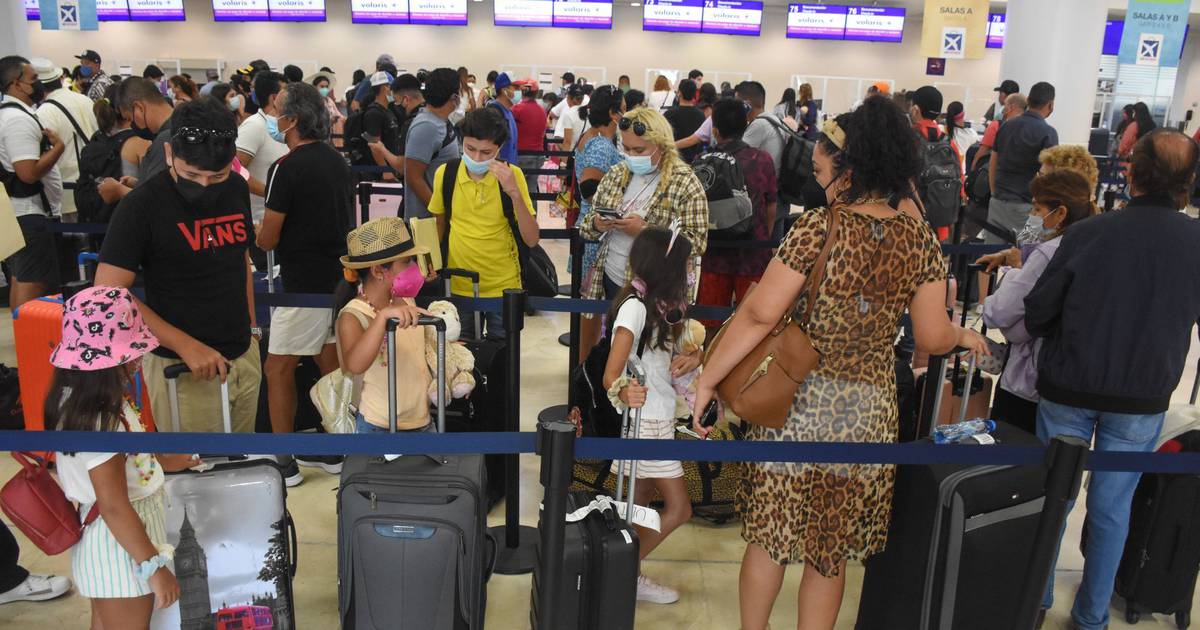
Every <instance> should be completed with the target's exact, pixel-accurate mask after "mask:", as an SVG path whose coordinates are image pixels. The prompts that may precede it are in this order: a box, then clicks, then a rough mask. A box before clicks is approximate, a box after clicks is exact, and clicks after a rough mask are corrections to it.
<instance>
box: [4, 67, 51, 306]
mask: <svg viewBox="0 0 1200 630" xmlns="http://www.w3.org/2000/svg"><path fill="white" fill-rule="evenodd" d="M0 90H3V92H4V97H3V99H2V100H0V180H2V181H3V183H4V189H5V191H7V192H8V196H9V198H10V199H11V200H12V207H13V214H15V215H16V217H17V223H18V224H19V225H20V226H21V235H22V236H23V237H24V238H25V247H24V248H23V249H21V250H20V251H18V252H17V253H15V254H13V255H12V256H9V257H8V259H7V263H8V266H9V269H10V270H11V271H12V274H13V283H12V287H11V288H10V289H9V304H11V305H12V308H13V309H14V310H16V308H17V307H19V306H21V305H22V304H24V303H25V302H28V301H29V300H32V299H34V298H36V297H38V296H40V295H43V294H45V293H46V290H47V289H49V288H50V287H52V286H54V287H57V286H58V282H59V278H58V261H57V259H56V256H55V250H54V239H53V237H52V235H51V234H50V233H49V232H48V231H47V228H48V224H49V222H50V215H51V214H57V213H58V211H59V205H60V200H61V199H62V178H61V177H60V176H59V173H58V168H57V167H56V166H55V163H56V162H58V158H59V157H61V156H62V154H63V150H64V149H65V148H66V146H65V145H64V144H63V141H62V139H61V138H59V137H58V134H56V133H54V132H53V131H51V130H49V129H45V130H43V129H42V125H41V123H40V122H38V119H37V114H36V113H35V112H34V109H33V107H34V105H36V104H37V103H39V102H41V100H42V99H43V98H45V94H46V93H45V91H44V90H43V89H42V84H41V83H40V82H39V81H38V80H37V74H36V73H35V72H34V71H33V66H31V65H29V60H28V59H25V58H24V57H18V56H16V55H10V56H8V57H4V58H0Z"/></svg>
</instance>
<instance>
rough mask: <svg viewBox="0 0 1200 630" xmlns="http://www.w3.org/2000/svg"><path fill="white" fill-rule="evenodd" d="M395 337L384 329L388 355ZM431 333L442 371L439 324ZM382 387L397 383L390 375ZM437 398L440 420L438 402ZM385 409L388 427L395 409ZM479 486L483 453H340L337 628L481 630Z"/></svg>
mask: <svg viewBox="0 0 1200 630" xmlns="http://www.w3.org/2000/svg"><path fill="white" fill-rule="evenodd" d="M433 321H436V322H439V323H440V322H441V320H430V319H428V318H422V324H423V325H431V324H432V323H433ZM394 334H395V331H394V329H390V330H389V332H388V340H389V341H388V348H389V352H390V354H391V356H392V357H394V356H395V342H394ZM438 336H439V344H438V345H439V351H438V369H439V370H441V371H442V373H443V374H444V369H445V329H444V328H441V329H440V330H439V335H438ZM390 365H394V360H393V362H392V363H390ZM389 387H393V388H394V387H395V375H394V373H393V374H389ZM439 391H440V390H439ZM392 399H393V400H394V397H392ZM438 402H439V414H438V415H439V416H442V418H440V420H444V411H445V407H444V404H445V401H444V400H442V399H439V401H438ZM389 415H390V419H391V423H392V424H391V426H392V431H393V432H394V431H395V427H396V425H395V422H396V420H395V419H396V410H395V409H394V408H391V409H390V410H389ZM486 487H487V473H486V470H485V468H484V462H483V456H481V455H437V456H426V455H409V456H401V457H399V458H396V459H394V460H392V461H388V460H387V459H386V458H385V457H379V456H371V457H366V456H354V457H347V458H346V462H345V464H343V466H342V478H341V487H340V489H339V490H338V609H339V611H340V613H341V621H342V627H343V628H346V629H348V630H354V629H361V630H376V629H382V628H387V629H388V630H477V629H481V628H483V622H484V607H485V605H486V601H487V592H486V582H487V579H488V577H489V576H490V573H491V567H492V565H493V564H494V561H495V551H496V546H495V543H494V541H491V540H490V539H489V538H488V535H487V529H486V520H487V498H486V495H485V488H486Z"/></svg>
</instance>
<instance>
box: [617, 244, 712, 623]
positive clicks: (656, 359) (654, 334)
mask: <svg viewBox="0 0 1200 630" xmlns="http://www.w3.org/2000/svg"><path fill="white" fill-rule="evenodd" d="M691 255H692V246H691V243H689V242H688V240H687V238H686V237H681V235H680V234H679V231H678V229H677V228H676V229H673V230H667V229H665V228H661V227H647V228H646V229H645V230H643V231H642V233H641V234H639V235H638V237H637V239H636V240H634V242H633V245H632V247H631V249H630V252H629V266H630V271H631V278H632V280H630V281H629V283H627V284H626V285H625V287H624V288H622V289H621V292H620V293H619V294H618V295H617V298H616V299H615V300H613V307H612V312H610V313H609V316H608V321H610V322H612V324H611V328H612V332H611V333H610V335H611V343H612V349H611V350H610V352H609V355H608V364H607V365H606V367H605V370H604V386H605V388H606V389H607V390H608V396H609V399H610V400H612V402H613V406H614V407H616V408H617V409H618V410H623V409H624V408H625V407H629V408H630V409H641V411H642V419H641V426H640V431H639V432H638V435H636V436H630V437H637V438H640V439H658V440H673V439H675V390H674V389H673V388H672V386H671V377H672V376H674V375H679V374H686V373H687V372H690V371H691V370H694V369H696V367H698V366H699V365H700V353H699V352H697V353H695V354H692V355H674V356H673V352H672V350H673V348H674V346H675V342H676V339H677V338H678V336H679V334H680V332H681V329H682V323H683V317H684V312H685V311H686V309H687V290H688V260H689V259H690V257H691ZM639 346H641V347H642V348H643V349H642V351H641V356H640V359H641V364H642V369H643V371H644V372H645V377H646V379H645V380H646V382H645V383H639V382H637V381H636V380H630V378H629V377H628V376H627V375H626V362H627V361H628V359H629V358H630V357H631V356H635V355H636V354H637V349H638V347H639ZM618 466H619V462H613V471H614V472H619V469H618ZM637 478H638V481H639V483H638V484H637V489H636V491H635V494H636V496H635V497H634V498H635V503H637V504H639V505H646V504H648V503H649V502H650V500H651V499H652V498H653V496H654V492H655V490H657V491H658V493H659V494H660V495H661V496H662V497H663V502H664V503H665V505H666V507H665V509H664V510H663V512H662V514H661V520H662V523H661V529H660V530H659V531H657V532H656V531H653V530H649V529H645V528H643V527H638V528H637V533H638V541H639V554H640V556H641V558H643V559H644V558H645V557H646V556H647V555H648V554H649V553H650V552H651V551H653V550H654V549H655V548H656V547H658V545H660V544H661V543H662V541H663V540H664V539H665V538H666V537H667V536H668V535H670V533H671V532H672V531H674V530H675V529H676V528H678V527H679V526H680V525H683V524H684V523H686V522H687V521H688V519H690V518H691V517H692V503H691V499H690V498H689V497H688V492H687V487H686V486H685V485H684V482H683V466H682V464H680V463H679V462H677V461H642V462H639V463H638V469H637ZM637 598H638V600H641V601H648V602H653V603H656V604H671V603H674V602H676V601H678V600H679V593H678V592H677V591H676V590H675V589H672V588H669V587H667V586H663V585H661V584H658V583H657V582H655V581H653V580H651V579H650V578H648V577H646V575H644V574H642V575H639V576H638V585H637Z"/></svg>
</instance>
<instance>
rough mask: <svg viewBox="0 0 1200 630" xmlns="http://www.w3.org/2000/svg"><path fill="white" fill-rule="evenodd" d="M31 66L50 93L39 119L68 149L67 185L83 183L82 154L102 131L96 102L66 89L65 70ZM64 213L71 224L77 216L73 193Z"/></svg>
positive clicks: (64, 162)
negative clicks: (80, 165)
mask: <svg viewBox="0 0 1200 630" xmlns="http://www.w3.org/2000/svg"><path fill="white" fill-rule="evenodd" d="M31 65H32V66H33V70H34V72H36V73H37V77H38V81H40V82H41V83H42V89H43V90H45V92H46V100H44V101H42V104H41V105H39V106H38V109H37V116H38V120H39V121H41V123H42V127H45V128H46V129H50V130H52V131H54V133H56V134H58V137H60V138H62V140H63V144H64V145H66V149H65V150H64V151H63V155H62V157H61V158H59V160H58V172H59V174H60V175H62V179H63V181H64V182H71V183H75V182H77V181H79V155H80V153H81V152H82V151H83V147H84V145H86V144H87V143H88V140H91V138H92V136H93V135H94V134H95V133H96V130H97V129H98V128H99V125H98V124H97V123H96V114H95V113H94V111H93V110H92V106H93V105H94V103H92V99H90V98H88V97H86V96H84V95H82V94H80V93H79V92H74V91H72V90H70V89H68V88H67V87H66V86H64V85H63V82H62V73H61V71H60V70H59V69H58V68H55V67H54V64H53V63H51V62H50V60H49V59H33V60H32V63H31ZM62 213H63V216H64V218H65V219H66V220H67V221H71V220H73V217H75V214H76V211H75V196H74V195H73V194H64V195H63V198H62Z"/></svg>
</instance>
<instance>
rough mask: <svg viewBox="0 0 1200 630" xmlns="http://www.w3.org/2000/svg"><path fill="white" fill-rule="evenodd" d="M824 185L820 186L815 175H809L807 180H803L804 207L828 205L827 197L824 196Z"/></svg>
mask: <svg viewBox="0 0 1200 630" xmlns="http://www.w3.org/2000/svg"><path fill="white" fill-rule="evenodd" d="M825 188H826V187H825V186H822V185H821V184H820V182H818V181H817V176H816V175H815V174H814V175H811V176H809V178H808V181H807V182H804V190H803V195H804V209H805V210H811V209H813V208H824V207H826V206H828V205H829V199H828V198H827V197H826V196H825Z"/></svg>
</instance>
